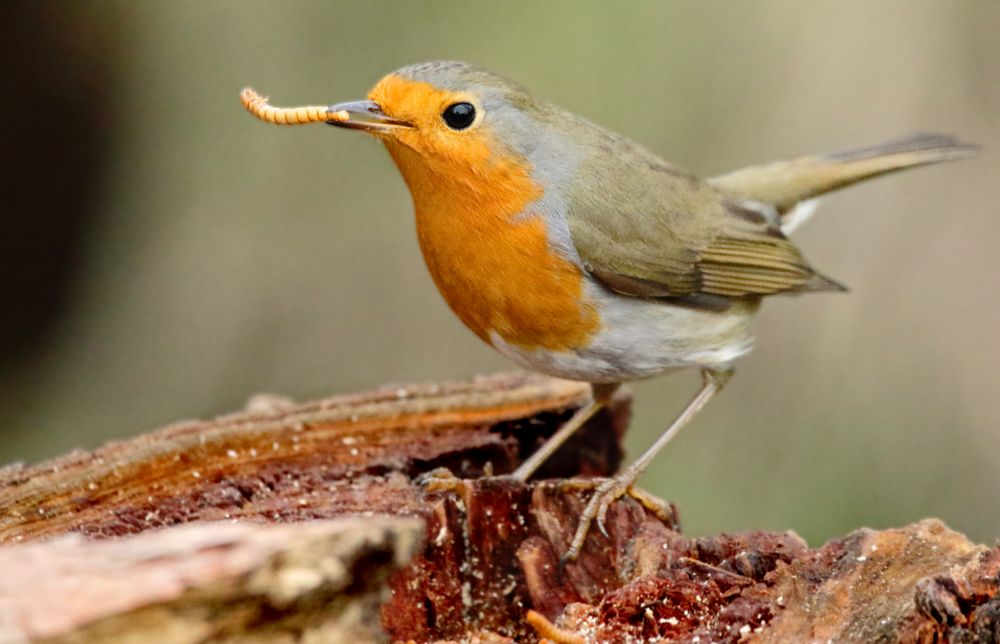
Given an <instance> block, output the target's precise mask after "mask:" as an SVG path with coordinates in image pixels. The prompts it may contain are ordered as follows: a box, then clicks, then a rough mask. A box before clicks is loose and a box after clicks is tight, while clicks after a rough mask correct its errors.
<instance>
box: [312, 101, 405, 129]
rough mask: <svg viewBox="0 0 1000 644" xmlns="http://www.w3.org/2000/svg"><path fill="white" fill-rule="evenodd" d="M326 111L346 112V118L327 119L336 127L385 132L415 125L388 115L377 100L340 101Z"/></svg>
mask: <svg viewBox="0 0 1000 644" xmlns="http://www.w3.org/2000/svg"><path fill="white" fill-rule="evenodd" d="M326 111H327V113H328V114H329V113H332V112H346V113H347V118H346V119H343V120H340V119H338V120H331V121H327V123H328V124H329V125H333V126H336V127H346V128H348V129H351V130H364V131H365V132H372V133H385V132H391V131H393V130H397V129H399V128H411V127H413V125H411V124H410V123H407V122H406V121H402V120H400V119H397V118H393V117H391V116H389V115H387V114H386V113H385V112H383V111H382V108H381V107H379V104H378V103H376V102H375V101H351V102H349V103H338V104H336V105H331V106H330V107H328V108H326Z"/></svg>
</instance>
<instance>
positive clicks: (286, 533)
mask: <svg viewBox="0 0 1000 644" xmlns="http://www.w3.org/2000/svg"><path fill="white" fill-rule="evenodd" d="M587 396H588V391H587V388H586V387H585V386H583V385H579V384H575V383H568V382H564V381H558V380H550V379H546V378H541V377H536V376H523V375H500V376H492V377H488V378H480V379H477V380H475V381H473V382H471V383H446V384H440V385H418V386H405V387H387V388H383V389H380V390H378V391H376V392H372V393H368V394H360V395H355V396H341V397H336V398H330V399H326V400H323V401H318V402H314V403H307V404H303V405H295V404H293V403H291V402H289V401H287V400H283V399H278V398H275V397H269V398H267V397H265V398H257V399H256V400H255V401H254V403H253V405H252V406H251V407H252V409H251V410H250V411H248V412H245V413H242V414H235V415H231V416H227V417H223V418H220V419H218V420H215V421H210V422H190V423H183V424H178V425H174V426H171V427H167V428H165V429H162V430H159V431H155V432H152V433H149V434H146V435H142V436H139V437H137V438H135V439H132V440H130V441H125V442H120V443H114V444H110V445H108V446H106V447H103V448H101V449H98V450H95V451H94V452H77V453H74V454H71V455H69V456H66V457H63V458H60V459H56V460H54V461H50V462H48V463H43V464H40V465H37V466H34V467H24V466H12V467H8V468H7V469H5V470H3V471H0V541H2V542H4V543H6V544H7V545H6V546H3V547H0V642H6V641H46V642H70V641H72V642H99V641H115V642H118V641H143V642H158V641H164V642H178V643H180V642H202V641H206V640H211V641H223V642H225V641H234V642H235V641H241V642H242V641H259V642H294V641H303V642H339V641H349V642H367V641H403V642H405V641H415V642H435V641H437V642H444V641H469V642H472V641H481V642H514V641H516V642H521V641H524V642H535V641H539V640H540V639H547V640H549V641H552V642H573V643H577V642H591V641H594V642H626V641H687V642H696V641H697V642H708V641H717V642H742V641H775V642H783V641H828V640H830V641H876V640H877V641H912V642H932V641H953V642H963V641H969V642H971V641H981V642H988V641H998V640H1000V596H998V584H1000V550H998V549H996V548H994V549H992V550H991V549H988V548H986V547H984V546H978V545H975V544H972V543H970V542H969V541H968V540H967V539H965V537H963V536H962V535H959V534H957V533H954V532H952V531H950V530H948V529H947V528H946V527H944V526H943V525H942V524H941V523H939V522H936V521H933V520H928V521H924V522H920V523H917V524H913V525H911V526H906V527H904V528H900V529H897V530H885V531H882V532H874V531H870V530H860V531H857V532H854V533H852V534H850V535H847V536H845V537H843V538H839V539H834V540H832V541H831V542H829V543H827V544H825V545H823V546H821V547H819V548H814V549H810V548H809V547H808V546H807V545H806V544H805V543H804V542H803V541H802V540H801V539H799V538H798V537H797V536H796V535H795V534H794V533H791V532H788V533H773V532H751V533H743V534H734V535H727V534H721V535H715V536H711V537H704V538H690V537H686V536H684V535H682V534H681V533H680V532H679V527H678V524H677V521H676V511H675V509H674V508H673V507H672V506H669V505H664V506H663V507H662V508H660V509H659V511H656V512H653V511H650V510H649V509H648V508H647V507H645V506H644V505H642V504H640V503H638V502H637V501H635V500H633V499H631V498H626V499H623V500H621V501H619V502H616V503H615V504H613V505H612V506H611V509H610V511H609V514H608V520H607V531H608V534H607V535H606V536H605V535H602V534H601V533H600V532H598V531H594V532H592V534H591V535H590V537H589V538H588V540H587V542H586V544H585V547H584V549H583V552H582V554H581V556H580V558H579V560H578V561H576V562H573V563H569V564H566V565H565V566H563V565H560V563H559V556H560V555H561V554H562V553H563V552H565V549H566V547H567V546H568V543H569V540H570V538H571V536H572V534H573V531H574V530H575V528H576V521H577V518H578V517H579V514H580V511H581V509H582V507H583V505H584V503H585V501H586V499H587V495H588V494H589V491H588V490H587V489H586V488H585V487H582V486H580V485H567V484H566V481H565V480H564V479H565V478H566V477H570V476H575V475H577V474H586V475H595V476H599V475H606V474H609V473H610V472H613V471H614V470H615V468H617V466H618V463H619V461H620V458H621V449H620V446H619V440H620V438H621V436H622V434H623V432H624V430H625V427H626V425H627V421H628V414H629V399H628V396H627V394H621V395H619V396H618V397H616V398H615V399H614V401H613V404H612V405H611V406H610V408H609V409H608V410H606V411H605V412H604V413H602V414H601V415H599V416H597V417H595V418H594V419H593V420H592V421H591V422H590V423H588V425H587V426H586V427H585V428H584V429H583V430H582V431H581V434H580V436H578V437H577V440H576V441H575V443H574V444H573V445H569V446H567V448H566V449H563V450H561V451H560V453H559V454H558V455H557V457H556V458H555V459H554V460H553V462H552V463H550V464H549V465H548V466H547V469H546V471H545V472H544V473H543V474H544V477H545V478H546V479H547V480H543V481H541V482H537V483H530V484H524V483H521V482H518V481H515V480H513V479H511V478H509V477H504V476H502V474H504V473H507V472H510V471H512V469H513V468H514V467H516V465H517V464H518V463H519V462H520V461H521V459H522V458H524V457H525V456H526V455H527V454H528V453H530V452H531V451H532V450H533V449H534V448H535V447H536V446H537V445H538V444H540V442H541V441H543V440H544V438H545V437H546V436H548V435H550V434H551V433H552V432H553V431H555V429H556V428H557V427H558V426H559V425H560V423H562V422H563V421H564V420H565V419H566V418H568V417H569V416H570V415H571V414H572V413H573V411H574V410H575V409H577V408H579V406H580V405H582V404H583V403H584V402H585V401H586V399H587ZM440 468H447V471H445V470H442V469H440ZM449 471H450V474H449V473H448V472H449ZM488 474H493V475H494V476H486V475H488ZM977 638H978V639H977ZM991 638H992V639H991Z"/></svg>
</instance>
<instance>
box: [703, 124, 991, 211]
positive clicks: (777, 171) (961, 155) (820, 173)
mask: <svg viewBox="0 0 1000 644" xmlns="http://www.w3.org/2000/svg"><path fill="white" fill-rule="evenodd" d="M978 149H979V147H978V146H976V145H971V144H968V143H962V142H960V141H959V140H957V139H955V138H954V137H951V136H947V135H943V134H916V135H913V136H909V137H906V138H903V139H897V140H893V141H888V142H885V143H881V144H878V145H873V146H870V147H865V148H858V149H853V150H845V151H842V152H834V153H832V154H826V155H822V156H808V157H801V158H798V159H792V160H789V161H777V162H775V163H769V164H766V165H759V166H753V167H750V168H744V169H742V170H736V171H735V172H730V173H729V174H724V175H721V176H718V177H714V178H712V179H709V183H711V184H712V185H714V186H715V187H716V188H718V189H719V190H721V191H723V192H725V193H728V194H730V195H732V196H734V197H738V198H740V199H750V200H753V201H759V202H762V203H766V204H771V205H773V206H774V207H775V208H777V210H778V212H779V213H780V214H782V215H784V214H785V213H788V212H790V211H792V210H793V209H794V208H795V206H796V204H798V203H800V202H802V201H806V200H808V199H813V198H815V197H818V196H819V195H822V194H824V193H826V192H830V191H831V190H837V189H838V188H843V187H845V186H849V185H851V184H853V183H857V182H859V181H864V180H865V179H871V178H873V177H878V176H881V175H883V174H887V173H890V172H896V171H899V170H905V169H907V168H915V167H917V166H922V165H928V164H931V163H940V162H942V161H953V160H957V159H965V158H967V157H970V156H972V155H973V154H975V152H976V150H978Z"/></svg>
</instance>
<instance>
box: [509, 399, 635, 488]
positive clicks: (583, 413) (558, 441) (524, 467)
mask: <svg viewBox="0 0 1000 644" xmlns="http://www.w3.org/2000/svg"><path fill="white" fill-rule="evenodd" d="M591 387H592V388H593V395H592V397H591V399H590V402H588V403H587V404H586V405H584V406H583V407H581V408H579V409H577V410H576V413H575V414H573V416H571V417H570V419H569V420H567V421H566V422H565V423H563V425H562V427H560V428H559V429H558V431H556V433H555V434H553V435H552V436H551V437H550V438H549V440H547V441H545V443H543V444H542V446H541V447H539V448H538V450H537V451H535V453H534V454H532V455H531V456H529V457H528V460H526V461H524V462H523V463H521V466H520V467H518V468H517V469H516V470H514V473H513V474H512V476H513V477H514V478H515V479H517V480H519V481H527V480H528V479H529V478H531V475H532V474H534V473H535V470H537V469H538V468H539V467H541V466H542V463H544V462H545V461H546V460H548V458H549V457H550V456H552V454H553V452H555V451H556V450H557V449H559V446H560V445H562V444H563V443H565V442H566V440H567V439H568V438H569V437H570V436H572V435H573V433H574V432H576V430H578V429H580V428H581V427H583V424H584V423H585V422H587V420H588V419H589V418H590V417H591V416H593V415H594V414H596V413H597V412H598V411H599V410H600V409H601V407H604V405H606V404H607V402H608V400H610V399H611V396H612V394H614V393H615V391H616V390H617V389H618V387H619V384H618V383H613V384H594V385H591Z"/></svg>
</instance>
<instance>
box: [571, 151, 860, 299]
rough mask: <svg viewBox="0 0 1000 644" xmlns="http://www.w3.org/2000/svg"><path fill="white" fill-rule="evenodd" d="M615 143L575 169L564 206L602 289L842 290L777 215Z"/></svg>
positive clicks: (656, 292)
mask: <svg viewBox="0 0 1000 644" xmlns="http://www.w3.org/2000/svg"><path fill="white" fill-rule="evenodd" d="M613 143H616V144H618V145H614V146H611V145H608V146H606V147H607V148H608V151H609V152H611V154H608V155H606V156H605V155H601V158H595V159H591V160H589V162H588V163H587V164H585V165H584V166H583V167H582V168H581V169H580V172H579V174H578V176H577V180H578V182H579V183H577V189H576V190H575V194H574V195H573V196H572V198H571V199H570V204H571V205H570V208H569V212H568V224H569V230H570V236H571V238H572V240H573V244H574V246H575V247H576V250H577V252H578V253H579V255H580V258H581V260H582V261H583V264H584V266H585V267H586V269H587V270H588V271H589V272H590V273H591V274H592V275H593V276H594V277H595V278H597V279H598V280H600V281H601V282H603V283H604V284H605V285H607V286H608V287H609V288H611V289H613V290H615V291H617V292H619V293H622V294H625V295H633V296H637V297H666V298H690V297H692V296H695V297H696V296H699V295H703V294H704V295H709V296H722V297H725V298H741V297H753V296H761V295H770V294H774V293H783V292H797V291H814V290H842V289H843V287H842V286H840V285H839V284H837V283H836V282H833V281H832V280H829V279H827V278H825V277H823V276H821V275H819V274H818V273H816V272H815V271H814V270H813V269H812V268H811V267H810V266H809V264H808V263H807V262H806V260H805V259H804V258H803V257H802V253H801V252H799V250H798V248H796V247H795V245H794V244H793V243H792V242H791V241H789V240H788V239H787V238H786V237H785V236H784V235H783V234H782V233H781V230H780V228H779V227H778V225H777V223H778V222H777V220H776V217H775V216H771V217H769V216H768V215H767V214H766V213H765V212H763V211H759V210H757V209H755V208H752V207H749V206H746V205H743V204H740V203H738V202H736V201H734V200H732V199H731V198H729V197H727V196H726V195H724V194H722V193H721V192H719V191H718V190H717V189H715V188H714V187H712V186H710V185H708V184H707V183H705V182H703V181H701V180H700V179H698V178H696V177H693V176H690V175H687V174H685V173H683V172H680V171H678V170H676V169H675V168H673V167H672V166H669V165H668V164H666V163H664V162H663V161H661V160H659V159H658V158H656V157H655V156H653V155H652V154H651V153H648V152H646V151H645V150H643V149H641V148H635V147H632V146H634V144H632V145H631V146H629V145H626V143H625V142H623V141H621V140H614V141H613ZM616 148H620V149H616Z"/></svg>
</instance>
